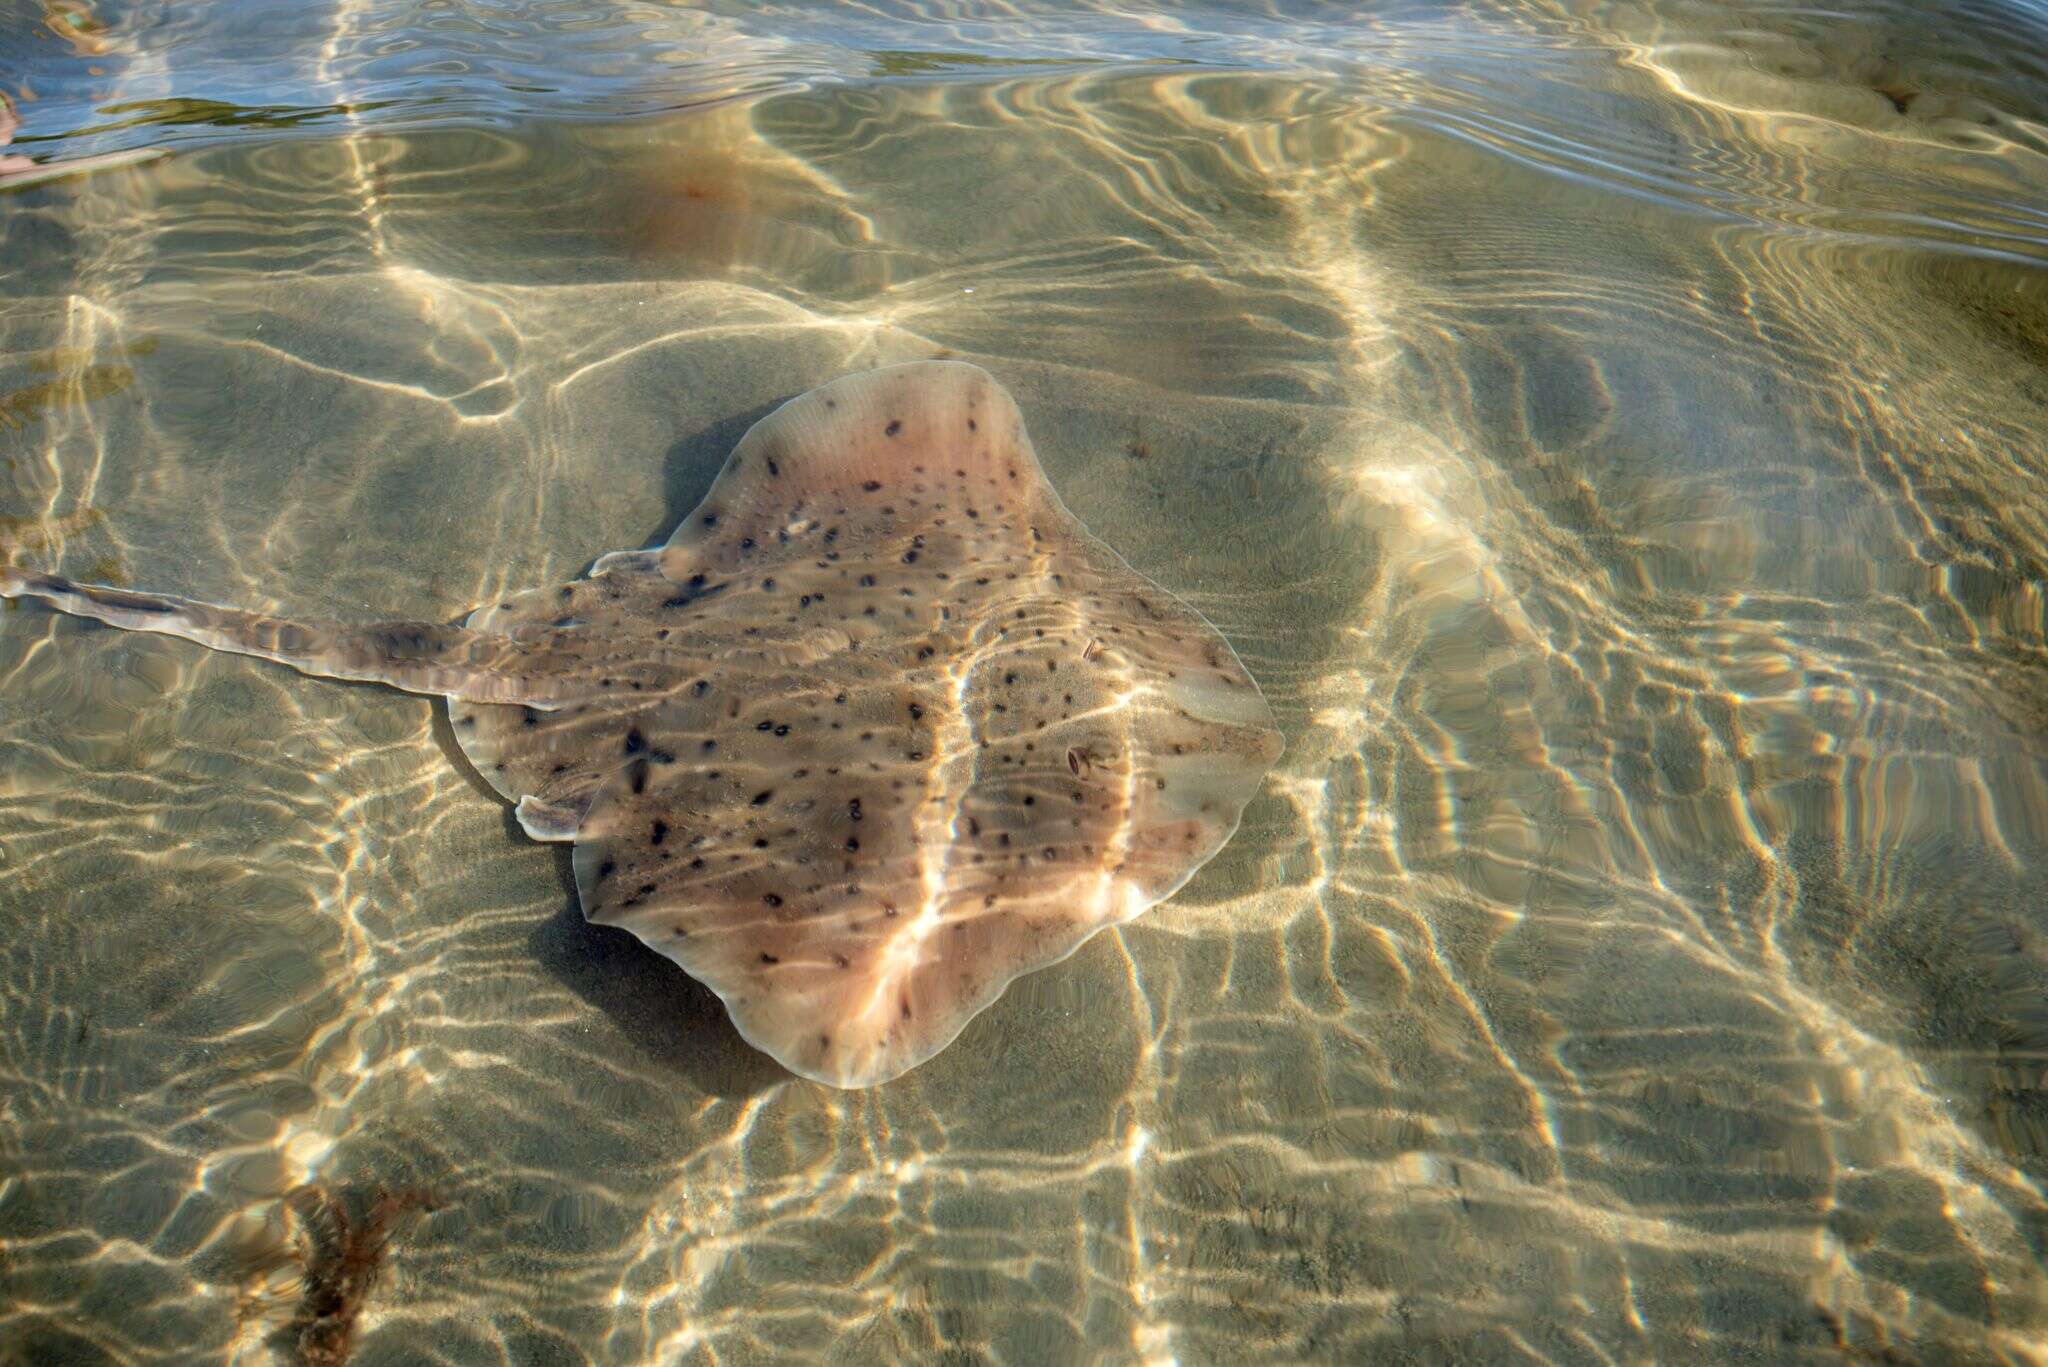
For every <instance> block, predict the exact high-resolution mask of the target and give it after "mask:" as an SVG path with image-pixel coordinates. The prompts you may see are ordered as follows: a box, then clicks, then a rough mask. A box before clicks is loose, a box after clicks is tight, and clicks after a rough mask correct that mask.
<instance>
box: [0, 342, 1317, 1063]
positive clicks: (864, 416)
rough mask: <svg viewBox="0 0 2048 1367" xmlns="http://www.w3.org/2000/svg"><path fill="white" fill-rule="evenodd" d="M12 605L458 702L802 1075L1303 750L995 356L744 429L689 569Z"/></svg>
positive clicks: (1015, 945) (626, 919)
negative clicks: (474, 593)
mask: <svg viewBox="0 0 2048 1367" xmlns="http://www.w3.org/2000/svg"><path fill="white" fill-rule="evenodd" d="M0 594H4V595H6V596H8V597H19V596H28V597H34V598H39V599H42V600H44V601H46V602H47V603H49V604H50V605H52V606H54V607H56V608H59V609H61V610H62V611H64V612H68V613H72V614H75V615H78V616H81V617H90V618H96V619H97V620H99V621H101V622H105V623H109V624H111V625H114V626H117V627H125V628H130V629H134V630H141V631H154V632H160V633H163V634H165V635H170V636H177V637H182V638H184V639H186V640H190V641H196V642H198V643H200V644H202V645H205V646H209V647H212V648H213V649H215V650H223V651H232V652H235V653H238V654H243V655H254V656H258V657H261V658H263V659H267V660H273V661H276V662H278V663H281V664H285V665H289V666H291V667H293V668H295V669H299V670H302V671H304V672H306V673H308V674H315V675H322V676H326V677H331V678H339V679H358V680H371V681H375V682H378V683H383V684H389V685H391V686H393V687H396V688H400V689H405V690H408V691H411V692H416V693H425V694H439V695H442V696H444V697H445V698H446V699H447V700H448V711H449V715H450V720H451V722H452V724H453V728H454V733H455V736H456V739H457V740H458V742H459V743H460V745H461V747H462V750H463V753H464V754H465V755H466V756H467V757H468V759H469V761H470V762H471V763H472V764H473V765H475V767H476V769H477V771H478V772H479V773H480V774H482V775H483V777H484V778H485V779H486V780H487V781H488V782H489V783H490V784H491V786H492V787H493V788H495V789H496V790H497V791H498V792H499V793H500V794H502V795H503V796H504V797H505V798H506V799H507V800H509V801H511V802H513V803H515V804H516V808H515V812H516V815H517V818H518V821H519V824H520V825H521V826H522V827H523V828H524V829H525V831H526V833H527V834H528V835H529V836H531V837H533V838H534V839H536V840H547V841H572V842H574V851H573V856H572V863H573V867H574V870H575V880H576V892H577V897H578V900H579V901H580V902H581V904H582V908H583V913H584V915H585V917H586V918H587V919H589V920H590V921H592V922H594V923H596V924H599V925H607V926H618V927H622V928H624V929H625V930H628V931H630V932H632V933H633V934H634V935H636V936H638V937H639V939H640V940H641V941H642V942H643V943H645V944H646V945H648V946H649V947H650V948H652V949H654V950H656V951H657V952H659V953H661V954H663V955H666V956H667V957H668V958H670V959H672V960H674V961H675V962H676V963H678V964H680V965H681V966H682V967H683V969H684V970H685V971H687V972H688V973H689V974H690V975H691V976H692V977H695V978H696V979H697V980H698V981H700V982H702V983H703V984H705V985H706V986H707V987H709V988H710V989H711V990H712V991H713V992H715V993H717V994H718V996H719V997H720V999H722V1000H723V1001H724V1003H725V1006H726V1009H727V1011H728V1013H729V1014H730V1016H731V1019H732V1022H733V1025H734V1026H735V1027H736V1028H737V1029H738V1030H739V1033H740V1034H741V1036H742V1037H744V1038H745V1039H746V1040H747V1041H748V1042H749V1043H750V1044H752V1045H753V1046H754V1047H756V1048H758V1049H760V1050H762V1051H763V1052H765V1053H767V1054H769V1055H771V1056H772V1057H774V1058H775V1059H776V1060H777V1061H778V1062H780V1063H781V1064H783V1065H784V1066H785V1067H787V1068H788V1069H790V1070H791V1071H792V1072H795V1073H797V1074H800V1075H802V1076H804V1077H807V1078H812V1079H815V1080H817V1081H819V1082H824V1083H829V1084H832V1085H835V1086H840V1087H863V1086H869V1085H873V1084H875V1083H879V1082H884V1081H887V1080H888V1079H890V1078H893V1077H895V1076H897V1075H898V1074H900V1073H902V1072H904V1071H906V1070H907V1069H910V1068H912V1067H915V1066H916V1065H917V1064H919V1063H922V1062H923V1061H924V1060H926V1059H928V1058H930V1057H931V1056H932V1055H933V1054H935V1053H937V1052H938V1051H939V1050H941V1049H943V1048H944V1047H945V1046H946V1045H948V1044H949V1043H951V1042H952V1040H953V1039H954V1037H955V1036H957V1035H958V1034H959V1033H960V1031H961V1029H962V1028H963V1027H964V1026H965V1025H966V1024H967V1022H968V1021H969V1020H971V1019H972V1018H973V1017H974V1016H975V1015H976V1014H977V1013H979V1012H980V1011H981V1010H982V1009H983V1008H985V1007H986V1006H988V1005H989V1004H990V1003H991V1002H993V1001H994V1000H995V999H996V998H997V997H998V996H999V995H1001V993H1002V991H1003V989H1004V988H1005V987H1007V986H1008V985H1009V983H1010V982H1011V981H1012V980H1013V979H1015V978H1016V977H1018V976H1019V975H1020V974H1024V973H1028V972H1031V971H1033V970H1036V969H1039V968H1043V967H1045V966H1047V965H1049V964H1053V963H1056V962H1058V961H1059V960H1061V959H1064V958H1066V957H1067V956H1068V955H1070V954H1072V953H1073V952H1074V951H1075V950H1076V949H1078V948H1079V947H1080V946H1081V945H1082V944H1083V943H1084V942H1085V941H1087V940H1088V939H1089V937H1091V936H1093V935H1094V934H1095V933H1096V932H1097V931H1100V930H1102V929H1103V928H1105V927H1108V926H1113V925H1118V924H1122V923H1124V922H1127V921H1129V920H1131V919H1132V918H1133V917H1135V916H1137V915H1138V914H1139V913H1140V912H1142V911H1144V910H1145V909H1146V908H1147V907H1150V906H1152V905H1153V904H1155V903H1157V902H1159V901H1161V900H1162V899H1164V898H1166V897H1169V896H1171V895H1172V894H1173V893H1174V892H1175V891H1176V890H1178V889H1179V888H1180V887H1181V886H1182V885H1183V884H1184V883H1186V882H1187V880H1188V879H1189V877H1190V876H1191V875H1192V874H1193V873H1194V872H1195V870H1196V869H1198V868H1199V867H1201V865H1202V864H1203V863H1205V862H1206V861H1207V860H1208V859H1209V858H1210V857H1211V856H1212V855H1214V854H1215V853H1216V852H1217V851H1218V850H1219V849H1221V848H1222V847H1223V845H1224V843H1225V842H1226V841H1228V840H1229V838H1230V836H1231V834H1232V833H1233V832H1234V831H1235V830H1236V828H1237V824H1238V819H1239V816H1240V814H1241V813H1242V811H1243V809H1244V806H1245V803H1246V802H1247V801H1249V800H1250V798H1251V796H1252V794H1253V793H1254V792H1255V791H1256V790H1257V788H1258V787H1259V785H1260V783H1261V781H1262V779H1263V777H1264V775H1265V773H1266V771H1267V769H1268V768H1270V767H1271V765H1272V764H1273V762H1274V760H1275V759H1277V758H1278V756H1279V753H1280V749H1281V740H1280V735H1279V732H1278V731H1277V730H1276V728H1275V726H1274V722H1273V715H1272V712H1271V711H1270V709H1269V708H1268V707H1267V704H1266V700H1265V698H1264V697H1263V696H1262V695H1261V694H1260V692H1259V688H1258V686H1257V684H1256V683H1254V682H1253V680H1252V677H1251V675H1250V674H1249V673H1247V672H1246V670H1245V668H1244V666H1243V664H1242V663H1241V662H1240V661H1239V660H1238V658H1237V656H1236V654H1235V653H1234V652H1233V651H1232V650H1231V647H1230V646H1229V644H1228V643H1227V642H1226V641H1225V640H1224V639H1223V637H1222V636H1221V635H1220V634H1219V633H1218V632H1217V631H1216V629H1215V628H1214V627H1212V626H1210V625H1209V624H1208V623H1207V622H1206V621H1204V620H1203V619H1202V617H1201V616H1200V615H1198V614H1197V613H1196V612H1195V611H1194V610H1193V609H1192V608H1190V607H1188V606H1187V605H1186V604H1185V603H1182V602H1181V601H1180V600H1179V599H1177V598H1175V597H1174V596H1173V595H1172V594H1170V593H1168V592H1167V591H1166V590H1164V589H1162V588H1160V587H1159V586H1158V585H1157V584H1155V583H1153V582H1152V581H1150V580H1148V579H1146V578H1145V577H1144V576H1142V575H1140V574H1138V573H1137V572H1136V571H1134V570H1133V569H1131V567H1130V566H1129V565H1127V564H1126V563H1125V562H1124V561H1123V560H1122V559H1121V558H1119V557H1118V556H1117V555H1116V553H1115V552H1113V551H1112V550H1110V549H1109V548H1108V547H1107V546H1105V545H1103V544H1102V543H1101V542H1100V541H1097V540H1096V539H1095V538H1094V537H1093V536H1091V535H1090V534H1089V533H1088V531H1087V529H1086V528H1084V527H1083V526H1082V525H1081V523H1080V522H1079V520H1077V519H1076V518H1075V517H1074V515H1073V514H1072V513H1070V512H1068V511H1067V509H1066V506H1065V505H1064V504H1063V503H1061V501H1060V499H1059V496H1058V495H1057V494H1055V493H1054V492H1053V489H1052V486H1051V485H1050V484H1049V483H1048V482H1047V481H1046V477H1045V472H1044V471H1043V470H1042V469H1041V468H1040V466H1039V463H1038V459H1037V457H1036V456H1035V455H1034V454H1033V452H1032V447H1031V442H1030V439H1029V438H1028V437H1027V436H1026V435H1025V431H1024V422H1023V418H1022V416H1021V415H1020V414H1019V412H1018V410H1017V405H1016V403H1015V401H1014V400H1013V399H1011V397H1010V395H1009V394H1008V392H1007V391H1005V390H1004V389H1003V388H1002V386H1001V385H999V384H997V383H996V381H995V380H994V379H993V378H992V377H991V376H990V375H989V374H988V373H987V372H986V371H983V370H981V369H980V368H978V367H975V366H971V365H966V364H962V363H959V362H952V361H944V362H941V361H931V362H920V363H916V364H911V365H899V366H892V367H889V368H887V369H882V370H874V371H868V372H865V373H861V374H856V375H849V376H846V377H844V378H842V379H839V380H835V381H833V382H832V383H830V384H827V385H824V386H823V387H821V388H819V389H815V390H813V391H811V392H809V393H807V394H803V395H800V396H799V397H797V398H794V399H791V400H790V401H788V402H787V403H785V404H783V405H782V406H781V407H780V408H778V409H776V410H775V411H774V412H773V413H772V414H770V415H769V416H768V417H766V418H763V419H762V420H761V421H760V422H758V423H756V424H755V425H754V426H753V428H752V429H751V430H749V431H748V433H747V434H746V436H745V437H744V438H743V439H742V440H741V441H740V443H739V445H738V446H737V447H736V448H735V449H734V450H733V452H732V455H731V456H730V457H729V458H728V459H727V460H726V462H725V465H724V467H723V469H722V470H721V471H720V472H719V474H718V476H717V479H716V480H715V481H714V482H713V484H712V486H711V489H710V491H709V492H708V493H707V494H706V495H705V496H704V500H703V502H702V503H700V504H699V505H698V506H697V508H696V509H695V510H694V511H693V512H691V514H690V515H689V517H688V518H686V519H685V520H684V521H683V523H682V525H681V526H680V527H678V528H677V529H676V531H675V534H674V535H673V536H672V537H670V539H669V540H668V542H667V543H666V544H665V545H662V546H660V547H658V548H656V549H652V550H636V551H620V552H615V553H612V554H609V555H605V556H603V557H601V558H599V559H598V560H597V561H596V562H595V563H594V564H593V565H592V566H591V568H590V571H589V573H588V575H587V576H586V577H585V578H582V579H578V580H576V581H574V582H573V583H568V584H561V585H558V586H553V587H548V588H539V589H533V590H530V591H528V592H524V593H520V594H517V595H514V596H511V597H507V598H504V599H502V600H501V601H497V602H492V603H487V604H485V605H483V606H481V607H478V608H476V609H475V610H474V611H472V612H471V613H470V614H469V615H468V617H467V618H466V619H465V620H464V622H463V624H462V625H460V626H454V625H447V624H441V623H433V622H412V621H394V622H376V623H368V624H350V623H340V622H333V621H322V620H310V619H295V618H285V617H275V616H269V615H266V614H262V613H256V612H244V611H240V610H237V609H233V608H226V607H217V606H213V605H210V604H206V603H198V602H193V601H190V600H187V599H180V598H172V597H166V596H162V595H158V594H151V593H137V592H131V591H129V590H126V589H119V588H109V587H103V586H97V585H88V584H78V583H73V582H71V581H69V580H66V579H61V578H57V577H55V576H52V575H45V574H37V573H30V572H27V571H23V570H18V569H0Z"/></svg>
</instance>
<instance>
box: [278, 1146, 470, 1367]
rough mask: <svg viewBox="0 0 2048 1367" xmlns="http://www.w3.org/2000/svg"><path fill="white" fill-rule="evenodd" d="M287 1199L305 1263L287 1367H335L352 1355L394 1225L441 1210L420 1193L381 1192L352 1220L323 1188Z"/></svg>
mask: <svg viewBox="0 0 2048 1367" xmlns="http://www.w3.org/2000/svg"><path fill="white" fill-rule="evenodd" d="M287 1199H288V1200H289V1201H290V1203H291V1207H292V1210H293V1211H294V1212H296V1213H297V1214H298V1216H299V1220H300V1227H299V1254H300V1257H301V1258H302V1259H303V1260H304V1262H305V1275H304V1284H305V1294H304V1295H303V1296H302V1297H301V1299H300V1301H299V1309H298V1313H297V1314H296V1315H294V1316H293V1318H292V1324H291V1330H290V1334H291V1339H292V1348H293V1354H294V1355H293V1358H292V1361H293V1362H295V1363H298V1364H300V1367H335V1365H336V1364H339V1363H344V1362H347V1361H348V1359H349V1354H350V1353H351V1352H353V1351H354V1349H355V1336H356V1321H357V1320H358V1319H359V1318H360V1317H361V1316H362V1313H363V1305H364V1302H366V1301H367V1300H368V1299H369V1295H370V1292H371V1290H372V1289H373V1288H374V1287H375V1286H376V1284H377V1274H378V1273H379V1272H380V1271H382V1270H383V1267H384V1257H385V1254H386V1253H387V1252H388V1251H389V1250H390V1247H391V1240H392V1238H393V1237H394V1236H395V1235H396V1234H397V1232H398V1229H399V1227H400V1225H401V1224H403V1223H404V1222H405V1221H406V1219H407V1217H408V1216H410V1215H412V1214H413V1213H414V1212H416V1211H434V1210H439V1209H440V1208H441V1202H440V1200H439V1199H438V1198H436V1197H435V1196H434V1194H433V1193H432V1192H430V1191H427V1190H426V1189H425V1188H423V1187H405V1188H400V1189H398V1190H388V1189H379V1191H378V1192H377V1197H376V1199H375V1200H374V1201H372V1202H371V1203H370V1208H369V1210H368V1211H367V1212H365V1213H364V1214H363V1215H362V1217H361V1218H360V1219H357V1218H354V1217H352V1216H350V1214H349V1210H348V1198H347V1196H346V1195H343V1196H335V1195H334V1194H332V1193H330V1192H328V1191H327V1190H326V1189H325V1188H322V1187H312V1186H308V1187H300V1188H298V1189H297V1190H296V1191H294V1192H292V1194H291V1195H290V1197H288V1198H287Z"/></svg>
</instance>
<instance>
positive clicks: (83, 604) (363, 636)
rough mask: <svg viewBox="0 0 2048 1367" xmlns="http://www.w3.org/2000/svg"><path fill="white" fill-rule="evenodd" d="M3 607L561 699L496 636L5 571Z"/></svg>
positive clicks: (506, 697)
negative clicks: (32, 604)
mask: <svg viewBox="0 0 2048 1367" xmlns="http://www.w3.org/2000/svg"><path fill="white" fill-rule="evenodd" d="M0 598H39V599H41V600H42V601H44V602H46V603H48V604H49V605H50V606H51V607H54V608H57V609H59V610H60V611H63V612H68V613H70V614H72V615H73V616H75V617H91V618H94V619H96V620H98V621H101V622H105V623H107V624H108V625H109V626H116V627H124V628H126V629H128V630H130V631H154V632H158V633H160V634H162V635H165V636H178V637H182V638H184V639H185V640H187V641H197V642H198V643H199V644H200V645H203V646H210V647H211V648H213V649H214V650H225V651H231V652H233V653H235V654H237V655H254V656H257V657H258V658H260V659H265V660H275V661H276V662H277V663H279V664H285V665H290V666H291V667H292V668H293V669H297V670H301V671H303V672H304V673H307V674H318V675H322V676H324V677H327V678H330V679H356V680H363V681H366V682H372V683H381V684H389V685H391V686H392V687H393V688H402V689H405V690H406V691H407V692H411V693H438V694H443V695H445V696H447V697H451V698H461V699H464V700H465V701H468V702H480V703H524V704H526V705H528V706H531V707H538V708H548V707H551V706H554V705H556V704H558V703H560V702H561V701H562V700H563V696H564V694H563V690H564V687H565V679H564V678H563V676H562V671H560V670H559V669H555V670H550V669H549V668H548V665H549V663H550V659H549V655H548V652H546V651H542V650H535V649H534V648H533V646H532V644H531V643H522V642H520V641H516V640H514V639H513V638H512V637H510V636H505V635H501V634H498V633H495V632H486V631H471V630H469V629H467V628H465V627H455V626H443V625H441V624H439V623H435V622H370V623H364V624H360V625H354V624H349V623H344V622H330V621H322V620H318V619H294V618H289V617H271V616H268V615H266V614H264V613H260V612H243V611H241V610H240V609H237V608H223V607H216V606H214V605H213V604H211V603H197V602H194V601H192V600H191V599H189V598H173V597H170V596H168V595H166V594H160V593H135V592H133V591H131V590H128V589H116V588H109V587H107V586H105V585H102V584H75V583H73V582H72V581H70V580H69V579H63V578H60V577H58V576H56V575H53V574H36V573H32V572H29V571H26V570H19V569H13V568H9V567H6V566H0ZM550 675H552V676H553V677H550Z"/></svg>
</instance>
